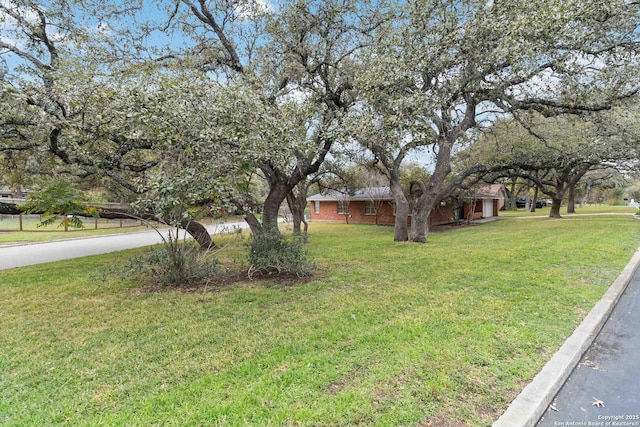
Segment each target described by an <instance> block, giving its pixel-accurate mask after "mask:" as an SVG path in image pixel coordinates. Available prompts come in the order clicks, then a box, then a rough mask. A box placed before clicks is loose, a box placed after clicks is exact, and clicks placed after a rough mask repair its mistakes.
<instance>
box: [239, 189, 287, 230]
mask: <svg viewBox="0 0 640 427" xmlns="http://www.w3.org/2000/svg"><path fill="white" fill-rule="evenodd" d="M291 190H292V188H291V187H289V186H288V185H286V184H283V183H281V182H277V183H275V184H274V185H273V186H271V188H270V190H269V195H267V198H266V200H265V201H264V205H263V210H262V227H261V228H260V230H259V232H267V231H273V232H275V233H278V234H279V233H280V230H279V229H278V213H279V212H280V206H281V205H282V202H284V200H285V199H286V198H287V194H289V192H291ZM254 218H255V217H254ZM245 219H246V217H245ZM249 226H250V227H251V224H249ZM251 231H252V232H254V233H255V231H256V230H254V227H251Z"/></svg>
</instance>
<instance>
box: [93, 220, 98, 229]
mask: <svg viewBox="0 0 640 427" xmlns="http://www.w3.org/2000/svg"><path fill="white" fill-rule="evenodd" d="M94 220H95V229H96V230H97V229H98V218H94Z"/></svg>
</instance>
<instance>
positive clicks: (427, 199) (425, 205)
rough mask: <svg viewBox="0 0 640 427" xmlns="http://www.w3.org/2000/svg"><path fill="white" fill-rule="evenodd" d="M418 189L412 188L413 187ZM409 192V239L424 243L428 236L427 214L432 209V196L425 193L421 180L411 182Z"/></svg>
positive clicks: (425, 187)
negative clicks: (411, 210) (410, 205)
mask: <svg viewBox="0 0 640 427" xmlns="http://www.w3.org/2000/svg"><path fill="white" fill-rule="evenodd" d="M416 186H417V187H418V190H417V191H416V190H414V188H415V187H416ZM411 187H412V188H410V193H411V195H412V196H413V195H414V194H415V197H412V199H413V215H412V217H411V235H410V236H409V240H411V241H412V242H416V243H426V242H427V238H428V236H429V216H430V215H431V209H433V204H434V203H433V197H432V196H431V195H430V194H429V193H427V191H426V190H427V186H426V184H425V183H423V182H416V181H414V182H412V183H411Z"/></svg>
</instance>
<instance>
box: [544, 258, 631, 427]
mask: <svg viewBox="0 0 640 427" xmlns="http://www.w3.org/2000/svg"><path fill="white" fill-rule="evenodd" d="M639 294H640V268H638V269H637V270H636V271H635V273H634V274H633V276H632V277H631V280H630V282H629V285H628V286H627V288H626V290H625V292H624V293H623V294H622V296H621V297H620V300H619V301H618V303H617V304H616V306H615V308H614V309H613V312H612V313H611V315H610V316H609V319H608V320H607V322H606V323H605V324H604V326H603V328H602V330H601V331H600V333H599V334H598V336H597V337H596V339H595V340H594V342H593V344H592V345H591V346H590V347H589V349H588V350H587V351H586V352H585V354H584V356H583V357H582V359H581V360H580V362H579V363H578V365H577V367H576V368H575V369H574V371H573V372H572V373H571V375H570V376H569V378H568V379H567V381H566V382H565V384H564V385H563V387H562V388H561V389H560V391H559V392H558V394H557V395H556V397H555V398H554V400H553V401H552V403H551V404H550V405H549V407H548V408H547V410H546V411H545V413H544V415H543V416H542V418H541V420H540V421H539V422H538V424H537V426H538V427H549V426H553V427H557V426H571V425H580V426H582V425H584V426H640V330H639V327H640V305H639V302H640V301H639V299H640V297H639V296H638V295H639Z"/></svg>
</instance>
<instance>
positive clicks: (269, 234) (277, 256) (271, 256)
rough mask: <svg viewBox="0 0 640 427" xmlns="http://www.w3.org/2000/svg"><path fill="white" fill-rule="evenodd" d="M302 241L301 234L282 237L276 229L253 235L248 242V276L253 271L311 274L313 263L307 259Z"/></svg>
mask: <svg viewBox="0 0 640 427" xmlns="http://www.w3.org/2000/svg"><path fill="white" fill-rule="evenodd" d="M304 242H305V237H304V236H302V235H298V234H294V235H293V236H290V237H284V236H281V235H280V233H279V232H278V231H277V230H273V231H265V232H264V233H261V234H260V235H258V236H253V237H252V238H251V240H250V243H249V265H250V267H249V278H252V277H253V275H254V274H255V273H261V274H274V275H279V274H287V273H288V274H295V275H296V276H298V277H303V276H307V275H309V274H311V273H312V272H313V270H314V269H315V265H314V264H313V263H312V262H311V261H309V260H308V253H307V251H306V249H305V245H304Z"/></svg>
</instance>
